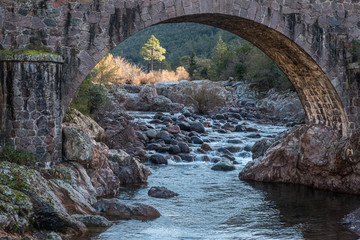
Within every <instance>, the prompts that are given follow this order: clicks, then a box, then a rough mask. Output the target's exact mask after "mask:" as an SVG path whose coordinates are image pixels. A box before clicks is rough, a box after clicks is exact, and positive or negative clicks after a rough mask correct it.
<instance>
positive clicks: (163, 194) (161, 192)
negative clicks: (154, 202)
mask: <svg viewBox="0 0 360 240" xmlns="http://www.w3.org/2000/svg"><path fill="white" fill-rule="evenodd" d="M148 195H149V196H151V197H154V198H172V197H175V196H178V195H179V194H178V193H175V192H173V191H171V190H169V189H167V188H166V187H151V188H150V190H149V191H148Z"/></svg>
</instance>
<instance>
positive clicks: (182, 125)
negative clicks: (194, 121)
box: [178, 122, 190, 131]
mask: <svg viewBox="0 0 360 240" xmlns="http://www.w3.org/2000/svg"><path fill="white" fill-rule="evenodd" d="M178 126H179V128H180V129H181V130H182V131H190V124H189V123H188V122H179V123H178Z"/></svg>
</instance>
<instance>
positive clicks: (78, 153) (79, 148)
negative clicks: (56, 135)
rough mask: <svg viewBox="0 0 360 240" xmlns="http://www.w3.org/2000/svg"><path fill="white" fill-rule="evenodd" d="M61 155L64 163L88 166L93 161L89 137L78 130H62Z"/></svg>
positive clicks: (92, 147) (73, 128)
mask: <svg viewBox="0 0 360 240" xmlns="http://www.w3.org/2000/svg"><path fill="white" fill-rule="evenodd" d="M63 154H64V159H65V160H66V161H75V162H78V163H80V164H83V165H85V166H86V165H90V164H91V163H92V161H93V160H94V146H93V143H92V141H91V139H90V137H89V136H88V135H87V134H86V133H85V132H84V131H83V130H81V129H80V128H77V127H71V126H69V127H64V128H63Z"/></svg>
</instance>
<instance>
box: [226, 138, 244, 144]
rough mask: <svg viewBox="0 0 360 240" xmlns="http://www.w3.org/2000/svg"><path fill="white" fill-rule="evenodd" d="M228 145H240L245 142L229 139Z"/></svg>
mask: <svg viewBox="0 0 360 240" xmlns="http://www.w3.org/2000/svg"><path fill="white" fill-rule="evenodd" d="M227 143H233V144H239V143H243V141H241V139H229V140H227Z"/></svg>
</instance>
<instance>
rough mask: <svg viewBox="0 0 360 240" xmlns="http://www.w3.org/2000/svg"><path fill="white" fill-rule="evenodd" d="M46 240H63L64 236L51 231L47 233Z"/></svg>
mask: <svg viewBox="0 0 360 240" xmlns="http://www.w3.org/2000/svg"><path fill="white" fill-rule="evenodd" d="M45 240H62V237H60V235H59V234H57V233H55V232H51V233H48V234H47V235H46V237H45Z"/></svg>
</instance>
